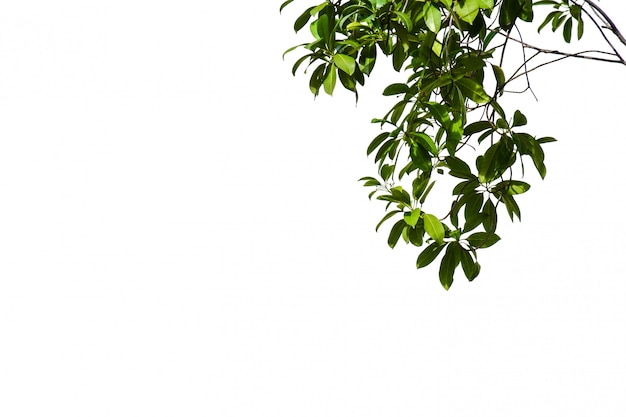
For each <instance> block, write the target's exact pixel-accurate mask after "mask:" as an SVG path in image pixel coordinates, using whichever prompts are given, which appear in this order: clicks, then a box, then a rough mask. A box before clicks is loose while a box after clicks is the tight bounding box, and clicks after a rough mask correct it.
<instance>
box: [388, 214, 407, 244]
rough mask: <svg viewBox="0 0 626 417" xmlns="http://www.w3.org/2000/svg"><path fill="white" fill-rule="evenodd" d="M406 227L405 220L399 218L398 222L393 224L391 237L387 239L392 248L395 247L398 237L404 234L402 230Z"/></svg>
mask: <svg viewBox="0 0 626 417" xmlns="http://www.w3.org/2000/svg"><path fill="white" fill-rule="evenodd" d="M405 227H406V223H405V222H404V220H398V221H397V222H396V224H394V225H393V227H392V228H391V231H390V232H389V238H388V239H387V244H388V245H389V247H390V248H391V249H393V248H394V247H395V246H396V244H397V243H398V239H400V236H402V231H403V230H404V228H405Z"/></svg>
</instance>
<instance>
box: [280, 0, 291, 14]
mask: <svg viewBox="0 0 626 417" xmlns="http://www.w3.org/2000/svg"><path fill="white" fill-rule="evenodd" d="M292 1H293V0H287V1H286V2H284V3H283V4H281V5H280V9H278V11H279V12H282V11H283V9H284V8H285V7H287V5H289V3H291V2H292Z"/></svg>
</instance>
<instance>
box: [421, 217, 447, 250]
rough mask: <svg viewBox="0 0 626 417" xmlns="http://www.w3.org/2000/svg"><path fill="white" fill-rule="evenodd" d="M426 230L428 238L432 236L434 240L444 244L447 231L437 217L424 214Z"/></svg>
mask: <svg viewBox="0 0 626 417" xmlns="http://www.w3.org/2000/svg"><path fill="white" fill-rule="evenodd" d="M424 230H426V233H428V236H430V237H431V238H432V239H433V240H435V241H436V242H438V243H439V244H443V238H444V237H445V229H444V228H443V224H441V222H440V221H439V219H438V218H437V217H436V216H434V215H432V214H427V213H424Z"/></svg>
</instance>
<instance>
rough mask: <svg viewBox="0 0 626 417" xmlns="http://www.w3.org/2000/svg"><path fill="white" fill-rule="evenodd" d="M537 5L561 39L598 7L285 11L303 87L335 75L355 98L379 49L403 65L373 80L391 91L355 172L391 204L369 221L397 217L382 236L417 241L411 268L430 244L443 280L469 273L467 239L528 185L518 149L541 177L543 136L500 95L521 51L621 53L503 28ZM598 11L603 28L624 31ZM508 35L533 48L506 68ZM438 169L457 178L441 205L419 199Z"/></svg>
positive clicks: (430, 5)
mask: <svg viewBox="0 0 626 417" xmlns="http://www.w3.org/2000/svg"><path fill="white" fill-rule="evenodd" d="M292 2H293V0H288V1H286V2H284V3H283V4H282V6H281V7H280V9H281V10H282V9H283V8H284V7H286V6H287V5H288V4H290V3H292ZM541 7H543V9H548V10H550V11H549V12H548V14H547V15H546V16H545V18H544V19H543V20H542V23H541V24H540V25H539V27H538V30H539V31H541V30H542V29H543V28H545V27H546V26H547V27H550V28H551V29H552V31H557V30H561V31H562V34H563V38H564V40H565V42H567V43H570V42H571V41H572V33H573V32H574V31H575V33H576V38H577V39H580V38H581V37H582V36H583V33H584V27H585V26H584V19H583V16H587V17H588V18H591V19H593V16H592V14H591V13H590V12H589V11H588V10H587V9H586V8H585V7H590V8H592V11H595V12H596V13H595V14H596V16H599V17H598V18H601V17H602V15H601V14H599V12H598V10H600V9H599V8H598V7H597V6H596V5H595V4H593V3H592V2H585V3H581V2H576V1H573V0H543V1H537V2H534V3H533V2H532V0H499V1H498V0H496V1H494V0H349V1H334V2H333V1H324V2H323V3H320V4H318V5H314V6H311V7H308V8H307V9H305V10H304V11H303V12H302V14H301V15H300V16H299V17H298V18H297V19H296V20H295V23H294V29H295V31H296V32H298V31H299V30H301V29H302V28H304V27H305V26H306V25H307V24H308V25H309V28H310V31H311V34H312V36H313V39H312V41H311V42H309V43H306V44H302V45H298V46H296V47H293V48H290V49H289V50H288V51H287V52H290V51H292V50H294V49H296V48H298V47H303V48H304V50H305V51H306V53H305V55H304V56H302V57H300V58H299V59H297V60H296V62H295V64H294V65H293V69H292V72H293V73H294V74H295V73H296V72H297V70H298V69H299V68H301V67H302V66H303V65H304V64H306V71H307V72H308V73H310V80H309V88H310V90H311V92H312V93H313V94H314V95H318V94H319V93H320V90H321V89H323V90H324V91H325V92H326V93H327V94H332V93H333V91H334V90H335V88H336V86H337V85H338V84H341V85H342V86H343V87H344V88H345V89H347V90H349V91H352V92H353V93H354V94H355V95H356V98H357V100H358V89H359V87H360V86H363V85H364V83H365V78H366V77H367V76H369V75H370V74H371V73H372V71H373V69H374V67H375V65H376V62H377V58H378V57H379V56H380V55H381V54H382V55H385V56H388V57H390V58H391V64H392V66H393V68H394V69H395V70H396V71H398V72H402V73H405V74H407V75H408V77H407V80H406V82H404V83H393V84H390V85H389V86H387V87H386V88H385V89H384V91H383V95H384V96H393V97H396V98H397V99H398V101H397V103H396V104H394V105H393V106H392V107H391V109H389V111H388V112H387V114H385V115H384V116H383V117H382V118H378V119H374V120H373V122H374V123H376V124H379V125H380V127H381V129H384V131H383V132H382V133H380V134H379V135H377V136H376V137H375V138H374V139H373V140H372V141H371V143H370V144H369V146H368V148H367V154H368V155H373V156H374V161H375V163H376V164H377V167H378V169H377V176H376V177H372V176H369V177H363V178H361V181H363V182H364V185H365V186H366V187H371V188H372V190H373V191H372V192H371V193H370V198H372V197H373V196H376V198H377V199H378V200H381V201H385V202H386V203H387V205H386V209H387V210H390V208H391V210H390V211H388V212H387V213H386V214H385V216H384V217H383V218H382V219H381V221H380V222H379V223H378V225H377V226H376V230H378V229H379V228H380V227H381V225H382V224H383V223H385V222H386V221H387V220H390V219H392V218H394V219H396V222H395V223H394V224H393V225H392V227H391V229H390V232H389V236H388V244H389V246H390V247H392V248H393V247H394V246H396V245H397V243H398V242H399V241H400V238H402V239H403V240H404V241H405V242H406V243H408V244H411V245H414V246H416V247H420V248H422V250H421V253H419V255H418V257H417V268H423V267H426V266H428V265H429V264H431V263H432V262H433V261H434V260H436V259H437V258H438V257H440V256H441V261H440V267H439V278H440V281H441V284H442V285H443V287H444V288H445V289H446V290H447V289H449V288H450V286H451V285H452V282H453V278H454V274H455V271H456V270H457V269H459V267H460V268H461V269H462V271H463V273H464V274H465V276H466V277H467V279H469V280H470V281H471V280H473V279H475V278H476V277H477V276H478V274H479V272H480V264H479V263H478V251H479V250H480V249H484V248H488V247H491V246H493V245H494V244H496V243H497V242H498V241H499V240H500V237H499V236H498V235H497V234H496V230H497V226H498V212H499V211H500V210H505V211H506V213H507V214H508V216H509V217H510V219H511V220H513V219H514V218H515V217H517V218H518V219H521V212H520V208H519V205H518V201H517V199H518V196H519V195H520V194H523V193H525V192H527V191H528V190H529V189H530V184H528V183H526V182H524V181H522V177H523V174H524V168H525V165H524V163H525V161H528V162H530V161H531V162H532V164H533V165H534V167H535V169H536V170H537V172H538V173H539V175H540V176H541V178H544V177H545V175H546V166H545V164H544V145H545V144H547V143H549V142H553V141H554V139H553V138H551V137H537V135H534V134H531V133H527V132H525V131H524V126H526V125H527V118H526V116H525V115H524V114H523V113H522V112H521V111H520V110H513V111H511V110H506V111H505V109H504V108H503V107H502V106H501V104H500V101H499V100H500V97H501V96H502V95H503V94H504V93H506V92H508V90H507V87H508V86H509V85H510V83H511V82H512V81H514V80H515V79H518V78H520V77H523V76H526V75H527V74H528V73H529V72H530V71H532V70H534V69H535V68H529V62H530V61H531V60H532V59H534V58H535V57H536V56H537V55H539V54H540V53H544V54H546V53H556V54H557V55H561V56H562V57H569V56H571V57H577V58H587V59H597V60H602V61H610V62H618V63H622V64H626V62H624V60H623V59H622V58H621V56H620V55H619V53H618V52H617V50H616V49H615V48H614V46H613V45H612V44H611V43H610V42H609V45H610V46H611V48H612V50H613V52H602V53H600V54H596V55H585V54H583V53H576V54H567V53H562V52H558V51H548V50H544V49H542V48H538V47H535V46H532V45H528V44H526V43H525V42H523V41H522V40H521V39H516V38H514V37H513V35H512V33H513V29H514V28H516V25H517V24H518V23H519V22H521V21H523V22H532V21H533V19H534V18H535V13H536V11H537V9H539V8H541ZM594 7H595V8H594ZM600 12H601V10H600ZM604 18H605V19H601V22H602V23H604V25H605V26H604V27H605V28H606V30H609V31H610V32H612V33H613V35H615V36H617V37H618V39H619V40H620V42H622V43H624V42H623V41H622V39H623V37H621V34H620V33H619V31H617V29H616V28H615V26H614V25H613V23H612V22H611V21H610V19H608V17H607V16H606V15H604ZM593 22H594V23H597V22H596V21H595V20H593ZM596 26H597V27H599V28H600V27H601V26H600V25H597V24H596ZM620 37H621V38H620ZM605 39H607V38H606V37H605ZM607 42H608V40H607ZM509 43H515V44H517V45H520V46H521V47H522V48H523V51H525V50H526V49H531V50H534V51H535V52H536V53H535V55H533V56H531V57H530V58H526V54H523V56H524V59H525V60H524V63H523V65H521V66H520V67H519V68H517V70H514V71H508V72H509V73H508V74H507V73H506V72H505V69H504V68H503V62H504V58H505V52H506V47H507V44H509ZM287 52H286V53H287ZM607 55H611V56H614V57H615V59H613V58H609V57H608V56H607ZM559 59H562V58H559ZM542 65H545V63H544V64H542ZM539 66H541V65H539ZM525 78H527V77H525ZM337 81H339V83H338V82H337ZM526 89H527V90H528V89H530V85H528V86H527V88H526ZM441 176H448V177H450V178H453V179H455V181H456V186H454V187H453V190H452V201H451V203H450V209H449V212H448V213H447V214H443V215H441V214H439V215H436V214H435V213H431V212H428V211H427V210H425V207H424V203H425V201H426V199H427V198H428V195H429V193H430V191H431V190H432V188H433V186H434V185H435V182H436V179H437V177H441ZM442 254H443V255H442Z"/></svg>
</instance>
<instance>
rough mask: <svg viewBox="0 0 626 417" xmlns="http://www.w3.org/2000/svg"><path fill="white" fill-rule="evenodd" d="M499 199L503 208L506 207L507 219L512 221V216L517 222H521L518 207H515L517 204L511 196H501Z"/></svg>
mask: <svg viewBox="0 0 626 417" xmlns="http://www.w3.org/2000/svg"><path fill="white" fill-rule="evenodd" d="M500 198H501V200H502V202H503V203H504V206H505V207H506V211H507V212H508V213H509V217H510V218H511V221H513V219H514V216H517V219H518V220H522V214H521V213H520V209H519V206H518V205H517V202H516V201H515V199H514V198H513V196H512V195H508V194H503V195H502V196H501V197H500Z"/></svg>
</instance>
